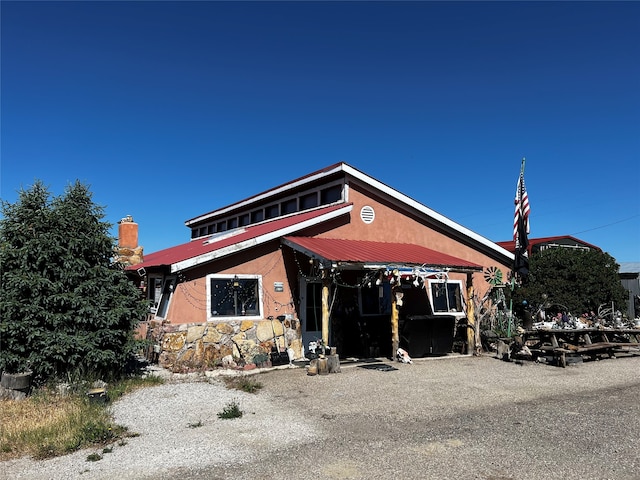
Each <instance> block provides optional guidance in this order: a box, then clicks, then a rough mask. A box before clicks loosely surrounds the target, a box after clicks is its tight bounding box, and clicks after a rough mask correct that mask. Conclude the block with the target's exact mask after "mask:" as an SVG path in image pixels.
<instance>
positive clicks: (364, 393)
mask: <svg viewBox="0 0 640 480" xmlns="http://www.w3.org/2000/svg"><path fill="white" fill-rule="evenodd" d="M387 364H388V365H391V366H393V367H394V368H397V370H387V371H384V370H376V369H366V368H363V365H357V366H356V365H353V366H343V367H342V371H341V373H339V374H331V375H325V376H313V377H311V376H306V375H304V374H303V373H301V372H300V371H298V370H285V371H276V372H270V373H266V374H263V375H261V376H260V377H259V379H260V381H261V382H262V383H263V384H264V385H265V389H264V390H265V392H266V393H269V394H270V395H272V396H273V398H274V401H275V402H281V403H282V404H284V405H285V406H286V407H287V408H290V409H296V410H299V411H303V412H305V415H306V416H307V417H308V418H309V419H310V420H311V422H312V423H313V424H315V425H318V426H319V428H320V429H321V431H322V432H323V433H322V439H321V440H319V441H314V442H313V443H311V444H306V445H299V446H296V447H289V448H285V449H282V450H276V451H274V452H271V453H270V455H269V458H268V459H267V460H268V461H265V460H264V458H261V459H259V460H257V461H255V462H249V463H248V464H243V465H238V466H229V467H228V468H224V469H223V471H220V470H218V471H216V470H210V469H201V470H197V471H189V472H188V474H189V477H190V478H208V479H227V478H234V479H250V478H251V479H272V478H287V479H305V480H307V479H310V478H323V479H354V480H355V479H362V480H365V479H405V480H406V479H484V480H507V479H513V480H515V479H521V478H535V479H557V478H566V479H598V480H602V479H640V357H631V358H617V359H607V360H601V361H596V362H588V363H583V364H578V365H575V366H570V367H567V368H559V367H554V366H549V365H541V364H536V363H527V362H525V363H523V364H521V365H520V364H516V363H508V362H503V361H500V360H497V359H495V358H492V357H491V356H483V357H462V358H443V359H418V360H416V361H415V362H414V364H412V365H405V364H398V363H396V362H387ZM273 434H274V435H286V434H287V426H286V425H282V430H281V431H279V432H273ZM168 478H169V477H168ZM170 478H175V479H178V478H180V474H178V473H177V472H176V474H175V475H173V474H172V476H171V477H170Z"/></svg>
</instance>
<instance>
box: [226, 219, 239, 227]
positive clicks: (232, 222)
mask: <svg viewBox="0 0 640 480" xmlns="http://www.w3.org/2000/svg"><path fill="white" fill-rule="evenodd" d="M228 226H229V230H231V229H232V228H238V219H237V218H231V219H229V222H228Z"/></svg>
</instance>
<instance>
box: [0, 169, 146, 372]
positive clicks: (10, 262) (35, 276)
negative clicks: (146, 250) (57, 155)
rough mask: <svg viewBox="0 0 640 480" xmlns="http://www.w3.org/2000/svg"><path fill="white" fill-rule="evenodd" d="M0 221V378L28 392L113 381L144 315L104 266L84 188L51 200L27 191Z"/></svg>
mask: <svg viewBox="0 0 640 480" xmlns="http://www.w3.org/2000/svg"><path fill="white" fill-rule="evenodd" d="M2 213H3V218H2V219H0V266H1V270H0V369H2V370H4V371H13V372H15V371H20V370H23V369H25V368H29V369H31V370H32V371H33V373H34V380H35V381H36V382H43V381H46V380H48V379H51V378H67V377H69V376H71V377H80V378H87V377H102V378H105V377H113V376H118V375H119V374H122V373H123V372H124V371H125V368H126V366H127V364H128V362H129V361H130V360H131V358H132V355H133V353H134V351H135V348H136V342H135V340H134V337H133V331H134V329H135V327H136V326H137V324H138V322H139V321H140V319H142V318H143V317H144V315H145V313H146V309H147V305H146V302H145V301H143V300H142V299H141V297H140V294H139V292H138V290H137V289H136V288H135V286H134V285H133V284H132V283H131V282H130V281H129V280H128V279H127V278H126V276H125V274H124V272H123V271H122V267H121V266H120V265H119V264H117V263H114V262H113V253H114V248H115V241H114V239H113V238H111V237H110V236H109V229H110V227H111V225H110V224H109V223H106V222H104V221H103V218H104V213H103V209H102V207H99V206H97V205H95V204H94V203H93V201H92V195H91V193H90V191H89V190H88V188H87V187H86V186H84V185H83V184H81V183H79V182H76V183H75V184H73V185H70V186H69V187H67V189H66V190H65V193H64V194H63V195H62V196H60V197H55V198H53V199H51V195H50V193H49V191H48V189H47V188H46V187H45V186H44V185H43V184H42V182H41V181H37V182H36V183H35V184H34V185H33V186H32V187H31V188H30V189H28V190H21V191H20V192H19V198H18V200H17V202H16V203H15V204H10V203H7V202H4V201H3V203H2Z"/></svg>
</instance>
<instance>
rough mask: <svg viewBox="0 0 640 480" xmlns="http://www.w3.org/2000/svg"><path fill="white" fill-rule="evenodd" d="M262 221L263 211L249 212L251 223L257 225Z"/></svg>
mask: <svg viewBox="0 0 640 480" xmlns="http://www.w3.org/2000/svg"><path fill="white" fill-rule="evenodd" d="M262 220H264V211H262V210H256V211H254V212H251V223H258V222H261V221H262Z"/></svg>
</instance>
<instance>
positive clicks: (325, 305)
mask: <svg viewBox="0 0 640 480" xmlns="http://www.w3.org/2000/svg"><path fill="white" fill-rule="evenodd" d="M330 282H331V280H330V278H329V275H328V273H327V270H326V269H325V270H323V271H322V343H323V344H324V345H325V346H328V345H329V285H330V284H331V283H330ZM322 353H324V352H322Z"/></svg>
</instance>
